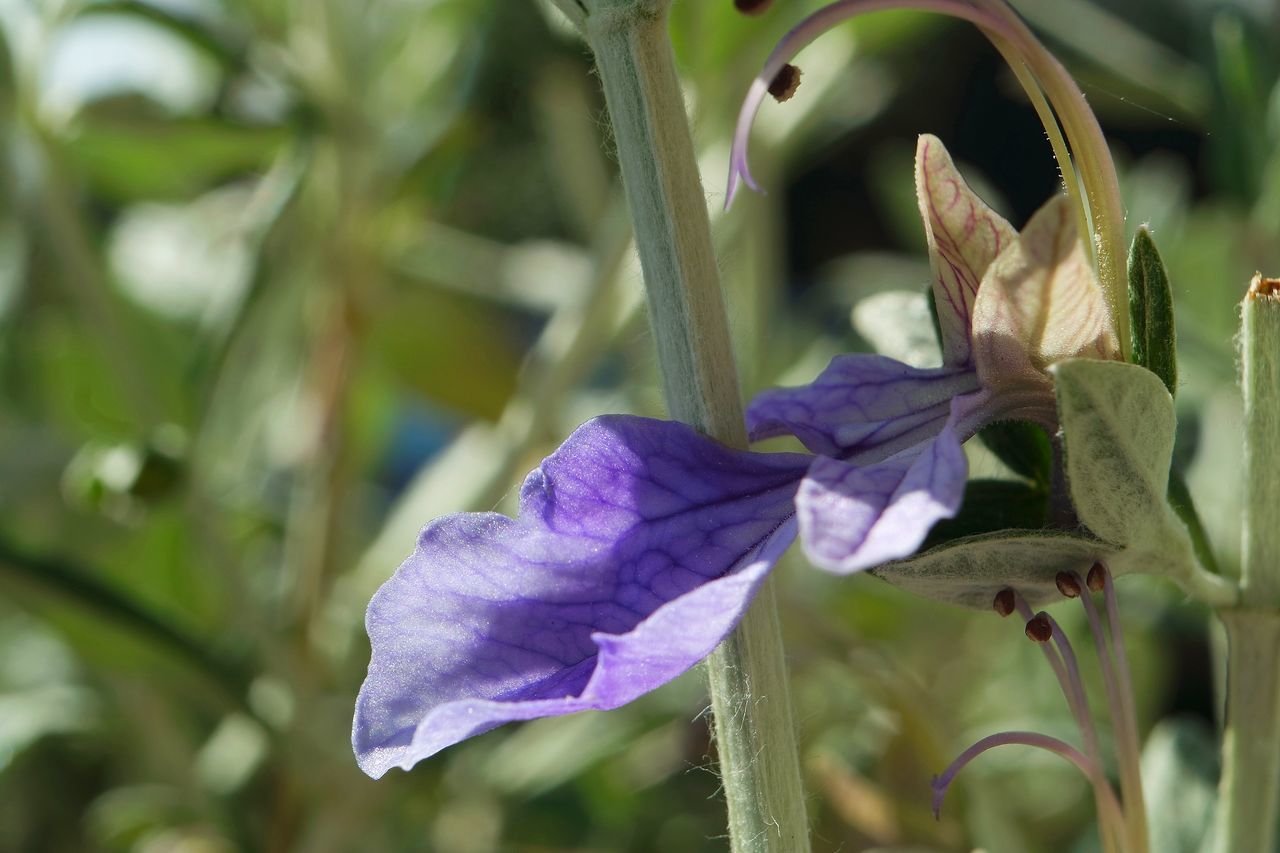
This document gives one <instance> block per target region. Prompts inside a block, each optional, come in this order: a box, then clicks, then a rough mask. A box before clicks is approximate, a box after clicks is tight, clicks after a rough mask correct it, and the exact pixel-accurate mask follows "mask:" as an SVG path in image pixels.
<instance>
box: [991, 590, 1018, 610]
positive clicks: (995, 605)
mask: <svg viewBox="0 0 1280 853" xmlns="http://www.w3.org/2000/svg"><path fill="white" fill-rule="evenodd" d="M1015 607H1017V594H1016V593H1014V591H1013V590H1011V589H1009V587H1005V588H1004V589H1002V590H1000V591H999V592H997V593H996V597H995V598H994V599H992V601H991V609H992V610H994V611H995V612H996V613H998V614H1000V616H1002V617H1003V616H1008V615H1009V614H1010V613H1012V612H1013V611H1014V608H1015Z"/></svg>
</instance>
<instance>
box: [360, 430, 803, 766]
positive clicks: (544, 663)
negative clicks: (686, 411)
mask: <svg viewBox="0 0 1280 853" xmlns="http://www.w3.org/2000/svg"><path fill="white" fill-rule="evenodd" d="M810 461H811V459H810V457H807V456H803V455H799V454H762V453H748V452H745V451H736V450H732V449H730V448H727V447H724V446H723V445H720V444H718V443H716V442H714V441H712V440H710V439H708V438H706V437H704V436H702V435H700V434H699V433H697V432H696V431H694V430H693V429H691V428H689V427H686V426H684V425H682V424H677V423H671V422H667V421H656V420H649V419H646V418H635V417H626V416H611V417H605V418H598V419H596V420H594V421H591V422H589V423H587V424H585V425H583V426H582V427H580V428H579V429H578V430H577V431H576V432H574V434H573V435H572V436H570V437H569V439H568V440H567V441H566V442H565V443H564V444H563V445H562V446H561V447H560V449H559V450H557V451H556V452H555V453H554V454H552V455H551V456H550V457H548V458H547V459H546V460H544V462H543V464H542V466H541V467H540V468H539V469H537V470H535V471H534V472H533V473H531V474H530V475H529V477H528V479H527V480H526V481H525V484H524V487H523V489H522V491H521V493H520V513H519V515H518V517H517V518H515V519H511V518H508V517H506V516H503V515H498V514H496V513H464V514H459V515H452V516H448V517H446V518H442V519H439V520H437V521H435V522H433V523H431V524H430V525H428V526H427V528H426V529H425V530H423V532H422V535H421V537H420V538H419V542H418V548H417V550H416V551H415V552H414V553H413V554H412V555H411V556H410V557H409V558H408V559H407V560H406V561H405V562H404V564H403V565H401V566H400V569H399V570H398V571H397V572H396V574H395V575H394V576H393V577H392V578H391V579H390V580H389V581H387V583H386V584H384V585H383V587H382V589H380V590H379V591H378V593H377V594H376V595H375V596H374V598H373V601H372V602H370V604H369V612H368V615H367V618H366V626H367V629H368V632H369V638H370V640H371V642H372V645H373V657H372V660H371V661H370V664H369V675H368V678H367V679H366V680H365V683H364V686H363V687H362V688H361V691H360V697H359V699H358V700H357V703H356V716H355V723H354V727H353V731H352V742H353V745H354V747H355V751H356V756H357V759H358V760H359V762H360V766H361V768H362V769H363V770H364V771H365V772H366V773H368V774H369V775H371V776H373V777H375V778H376V777H379V776H381V775H382V774H383V773H385V772H386V771H387V770H388V769H390V768H391V767H396V766H398V767H402V768H405V769H408V768H409V767H411V766H412V765H413V764H415V763H416V762H418V761H420V760H421V759H423V758H426V757H427V756H429V755H432V754H433V753H435V752H437V751H439V750H440V749H443V748H444V747H446V746H449V745H450V744H453V743H456V742H458V741H460V740H463V739H465V738H468V737H471V736H472V735H476V734H479V733H481V732H484V731H487V730H489V729H491V728H493V727H495V726H497V725H499V724H501V723H504V722H507V721H509V720H526V719H532V718H534V717H544V716H550V715H554V714H566V713H570V712H573V711H580V710H585V709H589V708H596V709H604V708H615V707H617V706H619V705H622V704H624V703H626V702H630V701H631V700H633V699H635V698H636V697H638V696H640V695H641V694H643V693H646V692H647V691H649V690H652V689H653V688H655V687H657V686H658V685H660V684H663V683H665V682H667V681H669V680H671V679H672V678H675V677H676V676H677V675H679V674H681V673H682V672H684V671H686V670H687V669H689V668H690V667H691V666H693V665H694V664H695V663H697V662H698V661H699V660H701V659H702V658H703V657H705V656H706V655H707V654H708V653H710V652H711V650H712V649H713V648H714V647H715V646H716V644H718V643H719V642H720V640H721V639H723V637H724V636H725V635H726V634H727V633H728V632H729V631H730V630H732V628H733V626H734V625H735V624H736V623H737V620H738V619H739V618H740V617H741V615H742V613H743V612H744V611H745V609H746V607H747V605H748V604H749V603H750V601H751V598H752V596H753V595H754V593H755V590H756V588H757V587H758V585H759V584H760V582H761V581H762V580H763V578H764V576H765V574H766V573H767V572H768V570H769V568H770V567H771V566H772V565H773V563H774V562H775V561H776V560H777V558H778V556H779V555H780V554H781V552H782V550H783V549H785V547H786V546H787V544H788V543H789V542H790V541H791V539H793V538H794V535H795V524H794V521H793V519H792V514H793V512H794V507H793V497H794V495H795V490H796V485H797V483H798V481H799V479H800V478H801V476H803V474H804V471H805V469H806V467H807V466H808V464H809V463H810Z"/></svg>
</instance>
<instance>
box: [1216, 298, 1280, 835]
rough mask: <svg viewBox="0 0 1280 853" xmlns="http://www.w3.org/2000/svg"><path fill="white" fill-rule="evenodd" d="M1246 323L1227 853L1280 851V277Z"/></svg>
mask: <svg viewBox="0 0 1280 853" xmlns="http://www.w3.org/2000/svg"><path fill="white" fill-rule="evenodd" d="M1242 315H1243V323H1242V325H1241V331H1240V340H1241V365H1242V368H1243V369H1242V374H1241V384H1242V385H1243V387H1244V416H1245V426H1244V429H1245V433H1244V434H1245V441H1244V476H1245V493H1244V519H1243V522H1244V548H1243V551H1242V553H1241V560H1240V605H1239V606H1238V607H1236V608H1232V609H1229V610H1223V611H1220V612H1219V615H1220V616H1221V617H1222V623H1223V625H1224V626H1226V629H1227V642H1228V651H1227V655H1228V658H1227V660H1228V663H1227V707H1226V727H1225V731H1224V733H1223V744H1222V781H1221V784H1220V788H1219V797H1218V826H1217V841H1216V847H1215V848H1214V849H1215V850H1216V851H1217V852H1218V853H1274V851H1275V850H1276V849H1277V847H1276V844H1277V841H1280V839H1278V838H1277V832H1278V829H1277V827H1278V825H1280V523H1277V519H1276V510H1277V507H1280V282H1278V281H1276V280H1275V279H1264V278H1262V277H1261V276H1254V279H1253V282H1252V284H1251V285H1250V286H1249V293H1248V295H1247V296H1245V300H1244V306H1243V311H1242Z"/></svg>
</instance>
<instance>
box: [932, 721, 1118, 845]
mask: <svg viewBox="0 0 1280 853" xmlns="http://www.w3.org/2000/svg"><path fill="white" fill-rule="evenodd" d="M1005 744H1021V745H1022V746H1032V747H1036V748H1037V749H1044V750H1048V751H1049V752H1052V753H1053V754H1054V755H1057V756H1060V757H1062V758H1065V759H1066V760H1067V761H1070V762H1071V763H1072V764H1074V765H1075V766H1076V768H1077V769H1079V770H1080V772H1081V773H1083V774H1084V775H1085V777H1086V778H1088V779H1089V781H1090V782H1092V783H1093V786H1094V789H1095V790H1097V791H1098V792H1099V796H1098V803H1099V808H1100V809H1101V810H1102V812H1103V813H1102V814H1100V815H1099V821H1100V822H1102V821H1105V822H1106V823H1108V824H1111V825H1119V823H1120V821H1121V812H1120V803H1119V801H1118V800H1117V799H1116V794H1115V791H1113V790H1111V785H1110V784H1108V782H1107V780H1106V778H1105V777H1104V776H1103V775H1102V768H1101V767H1100V766H1099V765H1098V763H1097V762H1096V761H1094V760H1093V759H1091V758H1089V757H1088V756H1086V755H1085V754H1083V753H1082V752H1080V751H1079V750H1078V749H1076V748H1075V747H1074V746H1071V745H1070V744H1068V743H1064V742H1063V741H1060V740H1058V739H1057V738H1055V737H1049V736H1048V735H1042V734H1038V733H1036V732H1001V733H999V734H994V735H989V736H987V737H984V738H983V739H982V740H980V741H978V742H977V743H975V744H974V745H973V746H971V747H969V748H968V749H966V750H965V751H964V752H962V753H960V755H959V757H958V758H956V760H955V761H953V762H951V765H950V766H949V767H947V769H946V770H944V771H942V774H941V775H939V776H934V777H933V783H932V787H933V817H934V819H935V820H937V819H938V818H939V817H940V816H941V814H942V801H943V799H944V798H945V797H946V796H947V789H948V788H949V787H950V786H951V783H952V782H953V781H954V780H955V778H956V776H957V775H959V773H960V771H961V770H963V769H964V768H965V765H967V764H968V763H969V762H970V761H973V759H975V758H977V757H978V756H979V755H981V754H982V753H984V752H986V751H987V750H988V749H992V748H993V747H997V746H1003V745H1005Z"/></svg>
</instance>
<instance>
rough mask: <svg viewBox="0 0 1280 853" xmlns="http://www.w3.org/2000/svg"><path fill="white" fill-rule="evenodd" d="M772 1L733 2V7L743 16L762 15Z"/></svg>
mask: <svg viewBox="0 0 1280 853" xmlns="http://www.w3.org/2000/svg"><path fill="white" fill-rule="evenodd" d="M772 5H773V0H733V7H734V8H735V9H737V10H738V11H739V12H741V13H742V14H744V15H763V14H764V13H765V12H766V11H768V9H769V7H770V6H772Z"/></svg>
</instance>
